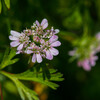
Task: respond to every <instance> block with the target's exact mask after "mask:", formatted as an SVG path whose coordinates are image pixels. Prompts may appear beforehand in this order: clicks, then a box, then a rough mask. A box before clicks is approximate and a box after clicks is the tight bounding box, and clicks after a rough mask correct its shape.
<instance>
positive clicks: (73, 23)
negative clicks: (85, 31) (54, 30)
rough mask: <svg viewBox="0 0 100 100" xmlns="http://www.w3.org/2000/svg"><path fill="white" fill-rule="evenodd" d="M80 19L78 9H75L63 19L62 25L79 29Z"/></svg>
mask: <svg viewBox="0 0 100 100" xmlns="http://www.w3.org/2000/svg"><path fill="white" fill-rule="evenodd" d="M82 21H83V20H82V16H81V14H80V11H79V9H75V11H74V13H72V14H71V15H70V16H68V17H66V18H65V19H64V20H63V25H64V26H65V27H67V28H68V29H80V27H81V26H82V23H83V22H82Z"/></svg>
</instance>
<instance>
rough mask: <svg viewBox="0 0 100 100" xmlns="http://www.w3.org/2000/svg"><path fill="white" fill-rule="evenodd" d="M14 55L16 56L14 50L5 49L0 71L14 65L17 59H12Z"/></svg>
mask: <svg viewBox="0 0 100 100" xmlns="http://www.w3.org/2000/svg"><path fill="white" fill-rule="evenodd" d="M15 55H16V52H15V50H13V49H11V51H10V49H9V48H7V49H6V51H5V54H4V57H3V60H2V62H1V64H0V69H3V68H5V67H6V66H8V65H11V64H14V63H16V62H17V61H18V60H19V59H17V58H15V59H12V58H13V57H14V56H15Z"/></svg>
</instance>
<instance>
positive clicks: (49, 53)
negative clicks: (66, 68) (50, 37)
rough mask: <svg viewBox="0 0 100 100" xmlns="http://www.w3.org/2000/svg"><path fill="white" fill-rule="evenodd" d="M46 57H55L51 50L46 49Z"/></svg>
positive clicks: (50, 58)
mask: <svg viewBox="0 0 100 100" xmlns="http://www.w3.org/2000/svg"><path fill="white" fill-rule="evenodd" d="M46 58H47V59H49V60H52V59H53V55H52V54H51V52H50V51H49V50H47V51H46Z"/></svg>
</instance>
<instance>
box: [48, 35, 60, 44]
mask: <svg viewBox="0 0 100 100" xmlns="http://www.w3.org/2000/svg"><path fill="white" fill-rule="evenodd" d="M57 39H58V36H56V35H53V36H52V37H51V38H50V39H49V42H50V43H53V42H55V41H56V40H57Z"/></svg>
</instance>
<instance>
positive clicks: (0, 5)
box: [0, 0, 2, 13]
mask: <svg viewBox="0 0 100 100" xmlns="http://www.w3.org/2000/svg"><path fill="white" fill-rule="evenodd" d="M1 10H2V3H1V0H0V13H1Z"/></svg>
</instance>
